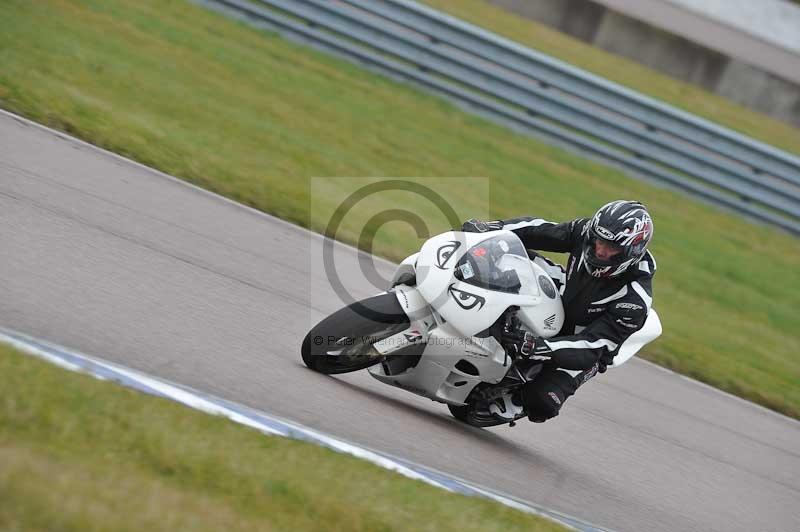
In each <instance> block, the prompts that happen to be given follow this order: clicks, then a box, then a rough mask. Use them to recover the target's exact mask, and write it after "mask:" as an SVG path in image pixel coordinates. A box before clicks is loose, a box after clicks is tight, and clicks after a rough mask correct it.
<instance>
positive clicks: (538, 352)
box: [500, 318, 550, 361]
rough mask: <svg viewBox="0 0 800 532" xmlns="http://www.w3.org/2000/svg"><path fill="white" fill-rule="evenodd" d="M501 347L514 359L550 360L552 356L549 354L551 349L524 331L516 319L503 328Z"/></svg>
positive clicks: (509, 321)
mask: <svg viewBox="0 0 800 532" xmlns="http://www.w3.org/2000/svg"><path fill="white" fill-rule="evenodd" d="M500 345H502V346H503V347H504V348H505V350H506V352H507V353H508V354H509V355H511V356H513V357H514V358H519V357H523V358H527V359H528V360H542V361H546V360H550V355H549V354H548V352H549V351H550V348H549V347H547V344H545V343H544V342H543V341H542V340H541V339H540V338H538V337H536V336H535V335H534V334H533V333H531V332H528V331H526V330H524V329H522V327H521V326H520V323H519V320H518V319H516V318H512V319H511V320H508V321H507V322H506V325H505V327H503V333H502V335H501V337H500Z"/></svg>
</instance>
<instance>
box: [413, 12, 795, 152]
mask: <svg viewBox="0 0 800 532" xmlns="http://www.w3.org/2000/svg"><path fill="white" fill-rule="evenodd" d="M421 1H422V2H423V3H425V4H428V5H430V6H431V7H433V8H436V9H440V10H442V11H445V12H447V13H449V14H451V15H453V16H456V17H458V18H461V19H463V20H466V21H467V22H471V23H472V24H476V25H478V26H481V27H484V28H486V29H488V30H490V31H493V32H495V33H497V34H499V35H502V36H503V37H506V38H509V39H511V40H513V41H516V42H519V43H521V44H524V45H526V46H529V47H531V48H535V49H536V50H539V51H540V52H543V53H545V54H549V55H552V56H554V57H557V58H559V59H561V60H562V61H566V62H567V63H570V64H572V65H575V66H577V67H579V68H583V69H585V70H588V71H589V72H592V73H594V74H596V75H598V76H602V77H604V78H607V79H609V80H611V81H615V82H617V83H619V84H621V85H625V86H626V87H629V88H631V89H633V90H635V91H639V92H641V93H643V94H646V95H648V96H650V97H652V98H656V99H658V100H662V101H664V102H666V103H668V104H670V105H674V106H675V107H679V108H681V109H683V110H685V111H688V112H690V113H693V114H696V115H698V116H702V117H703V118H707V119H708V120H711V121H713V122H717V123H719V124H722V125H724V126H727V127H729V128H731V129H733V130H736V131H739V132H741V133H744V134H745V135H749V136H751V137H753V138H756V139H758V140H761V141H762V142H766V143H768V144H772V145H774V146H777V147H779V148H781V149H784V150H787V151H790V152H793V153H795V154H800V130H798V129H797V128H794V127H792V126H790V125H789V124H787V123H785V122H781V121H780V120H776V119H774V118H771V117H769V116H767V115H765V114H762V113H759V112H758V111H754V110H752V109H749V108H747V107H744V106H742V105H739V104H737V103H734V102H732V101H731V100H728V99H727V98H723V97H722V96H718V95H716V94H714V93H712V92H709V91H707V90H705V89H702V88H700V87H698V86H697V85H692V84H691V83H686V82H683V81H679V80H677V79H675V78H671V77H669V76H667V75H665V74H662V73H661V72H658V71H657V70H654V69H652V68H649V67H647V66H644V65H642V64H640V63H637V62H636V61H632V60H630V59H626V58H624V57H622V56H619V55H615V54H612V53H610V52H606V51H605V50H602V49H600V48H597V47H594V46H592V45H590V44H587V43H585V42H583V41H580V40H578V39H576V38H574V37H571V36H569V35H567V34H565V33H562V32H560V31H558V30H555V29H553V28H550V27H548V26H546V25H544V24H542V23H539V22H536V21H534V20H531V19H526V18H523V17H520V16H518V15H516V14H514V13H512V12H510V11H507V10H505V9H503V8H501V7H498V6H496V5H493V4H490V3H489V2H487V1H486V0H421Z"/></svg>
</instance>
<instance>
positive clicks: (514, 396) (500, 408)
mask: <svg viewBox="0 0 800 532" xmlns="http://www.w3.org/2000/svg"><path fill="white" fill-rule="evenodd" d="M522 411H523V406H522V397H521V395H520V393H519V390H512V391H506V392H504V393H503V395H501V396H500V397H498V398H497V399H495V400H494V401H493V402H492V404H490V405H489V412H490V413H492V414H494V415H495V416H500V417H502V418H505V419H508V420H509V421H513V420H514V419H516V418H517V417H518V416H519V415H520V414H522Z"/></svg>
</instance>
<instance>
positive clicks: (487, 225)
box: [461, 218, 503, 233]
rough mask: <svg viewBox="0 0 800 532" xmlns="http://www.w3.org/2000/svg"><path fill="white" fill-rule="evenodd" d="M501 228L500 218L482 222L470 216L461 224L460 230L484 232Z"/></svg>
mask: <svg viewBox="0 0 800 532" xmlns="http://www.w3.org/2000/svg"><path fill="white" fill-rule="evenodd" d="M502 228H503V222H501V221H500V220H494V221H491V222H483V221H481V220H478V219H476V218H470V219H469V220H467V221H466V222H464V224H463V225H462V226H461V230H462V231H464V232H465V233H486V232H488V231H499V230H500V229H502Z"/></svg>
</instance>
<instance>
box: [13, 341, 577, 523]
mask: <svg viewBox="0 0 800 532" xmlns="http://www.w3.org/2000/svg"><path fill="white" fill-rule="evenodd" d="M0 464H2V465H1V466H0V529H2V530H26V531H36V530H80V531H92V530H132V531H133V530H153V531H158V530H164V531H171V530H196V531H203V530H208V531H218V530H253V531H255V530H259V531H261V530H292V531H304V530H343V531H354V530H371V531H375V530H384V531H390V530H453V531H455V530H475V531H486V530H497V531H507V530H542V531H557V530H564V529H563V528H562V527H561V526H559V525H557V524H555V523H553V522H551V521H548V520H545V519H542V518H539V517H536V516H532V515H529V514H525V513H523V512H520V511H517V510H513V509H511V508H508V507H505V506H502V505H500V504H498V503H494V502H491V501H488V500H484V499H478V498H473V497H466V496H462V495H456V494H451V493H447V492H445V491H443V490H440V489H437V488H434V487H432V486H429V485H427V484H424V483H422V482H420V481H415V480H410V479H407V478H405V477H402V476H400V475H397V474H395V473H391V472H389V471H386V470H385V469H382V468H379V467H378V466H374V465H372V464H369V463H367V462H364V461H362V460H358V459H356V458H353V457H349V456H346V455H342V454H338V453H335V452H333V451H330V450H328V449H324V448H322V447H318V446H316V445H312V444H308V443H303V442H298V441H293V440H288V439H285V438H279V437H271V436H264V435H263V434H261V433H259V432H256V431H255V430H252V429H249V428H246V427H242V426H240V425H236V424H234V423H233V422H230V421H228V420H226V419H223V418H218V417H214V416H209V415H206V414H203V413H200V412H196V411H193V410H190V409H187V408H186V407H184V406H182V405H179V404H177V403H172V402H170V401H168V400H165V399H160V398H155V397H150V396H147V395H143V394H141V393H139V392H136V391H133V390H129V389H126V388H122V387H119V386H118V385H116V384H112V383H108V382H102V381H98V380H95V379H94V378H92V377H89V376H87V375H80V374H75V373H70V372H66V371H64V370H62V369H59V368H57V367H55V366H52V365H50V364H48V363H46V362H43V361H41V360H38V359H35V358H33V357H31V356H28V355H24V354H22V353H20V352H17V351H15V350H13V349H12V348H10V347H8V346H7V345H4V344H0ZM367 486H368V488H367V489H365V487H367Z"/></svg>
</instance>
